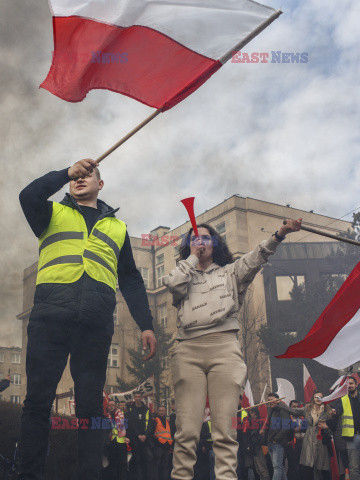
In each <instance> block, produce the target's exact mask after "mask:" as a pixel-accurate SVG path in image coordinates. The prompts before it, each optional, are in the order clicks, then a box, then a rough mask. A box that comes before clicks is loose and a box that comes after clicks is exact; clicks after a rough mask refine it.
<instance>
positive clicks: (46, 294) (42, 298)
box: [20, 169, 153, 335]
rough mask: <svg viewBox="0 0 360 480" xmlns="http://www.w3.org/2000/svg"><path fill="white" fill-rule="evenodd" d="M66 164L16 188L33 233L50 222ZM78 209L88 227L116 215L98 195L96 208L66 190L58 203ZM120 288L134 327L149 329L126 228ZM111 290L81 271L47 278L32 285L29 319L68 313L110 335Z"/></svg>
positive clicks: (65, 177) (65, 179) (141, 283)
mask: <svg viewBox="0 0 360 480" xmlns="http://www.w3.org/2000/svg"><path fill="white" fill-rule="evenodd" d="M67 172H68V169H64V170H61V171H55V172H50V173H48V174H46V175H44V176H43V177H41V178H38V179H37V180H34V181H33V182H32V183H30V184H29V185H28V186H27V187H25V188H24V190H22V192H21V193H20V203H21V206H22V209H23V211H24V214H25V217H26V219H27V221H28V223H29V225H30V227H31V229H32V230H33V232H34V233H35V235H36V236H37V237H40V236H41V234H42V233H43V231H44V230H45V229H46V228H47V226H48V225H49V222H50V219H51V215H52V204H53V202H51V201H48V200H47V199H48V198H49V197H50V196H52V195H53V194H54V193H56V192H57V191H58V190H60V189H61V188H62V187H63V186H64V185H65V184H66V183H68V182H69V181H70V179H69V177H68V173H67ZM60 203H61V204H63V205H66V206H68V207H70V208H74V209H77V210H78V211H79V212H80V213H81V214H82V215H83V216H84V219H85V222H86V225H87V229H88V232H89V233H90V231H91V230H92V228H93V226H94V225H95V223H96V222H97V221H98V220H99V218H103V217H106V216H112V217H113V216H115V212H116V211H117V210H118V209H116V210H115V209H112V208H111V207H109V206H108V205H107V204H106V203H105V202H103V201H101V200H98V202H97V209H95V208H92V207H84V206H79V205H78V204H77V202H76V200H75V199H74V198H73V197H71V196H70V195H69V194H66V195H65V197H64V199H63V200H62V201H61V202H60ZM118 282H119V289H120V291H121V293H122V295H123V297H124V299H125V301H126V303H127V305H128V307H129V310H130V313H131V315H132V317H133V318H134V320H135V321H136V323H137V324H138V326H139V328H140V329H141V330H142V331H144V330H152V329H153V327H152V316H151V313H150V309H149V304H148V299H147V296H146V290H145V286H144V281H143V279H142V277H141V274H140V272H139V271H138V270H137V269H136V266H135V262H134V258H133V255H132V250H131V245H130V238H129V235H128V233H126V237H125V242H124V245H123V247H122V249H121V251H120V255H119V261H118ZM115 306H116V295H115V292H114V290H113V289H112V288H110V287H109V286H108V285H106V284H105V283H102V282H98V281H96V280H94V279H93V278H91V277H90V276H89V275H88V274H87V273H86V272H84V274H83V275H82V277H81V278H80V279H79V280H77V281H76V282H73V283H66V284H64V283H46V284H40V285H37V286H36V290H35V296H34V306H33V309H32V312H31V316H30V319H47V318H51V319H52V320H54V321H56V319H57V318H59V319H60V318H64V317H65V318H68V319H70V320H72V321H74V322H79V323H81V324H84V325H87V326H88V327H90V328H97V327H101V328H102V329H104V331H107V332H108V333H109V334H110V335H112V333H113V331H114V326H113V313H114V309H115Z"/></svg>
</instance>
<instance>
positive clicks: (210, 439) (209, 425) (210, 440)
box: [206, 420, 212, 442]
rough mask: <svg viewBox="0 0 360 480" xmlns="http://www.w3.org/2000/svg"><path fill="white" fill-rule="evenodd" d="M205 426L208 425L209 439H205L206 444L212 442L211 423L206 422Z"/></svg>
mask: <svg viewBox="0 0 360 480" xmlns="http://www.w3.org/2000/svg"><path fill="white" fill-rule="evenodd" d="M207 424H208V427H209V434H210V438H207V439H206V441H207V442H212V438H211V421H210V420H208V421H207Z"/></svg>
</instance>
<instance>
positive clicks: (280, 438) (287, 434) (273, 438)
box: [266, 407, 294, 447]
mask: <svg viewBox="0 0 360 480" xmlns="http://www.w3.org/2000/svg"><path fill="white" fill-rule="evenodd" d="M293 438H294V430H293V428H292V425H291V417H290V414H289V413H288V412H287V411H286V410H283V409H282V408H278V407H275V408H271V409H270V412H269V415H268V423H267V430H266V442H267V445H270V444H271V443H274V442H275V443H279V444H280V445H282V446H283V447H286V446H287V445H288V443H289V442H291V441H292V439H293Z"/></svg>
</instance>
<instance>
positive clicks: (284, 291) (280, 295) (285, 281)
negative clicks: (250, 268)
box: [276, 275, 305, 302]
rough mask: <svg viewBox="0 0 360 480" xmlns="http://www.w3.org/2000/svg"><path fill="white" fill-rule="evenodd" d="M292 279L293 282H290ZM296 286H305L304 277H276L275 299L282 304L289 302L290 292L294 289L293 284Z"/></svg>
mask: <svg viewBox="0 0 360 480" xmlns="http://www.w3.org/2000/svg"><path fill="white" fill-rule="evenodd" d="M292 279H293V280H292ZM294 282H295V283H296V284H297V285H304V284H305V276H304V275H291V277H290V276H288V275H286V276H285V275H282V276H277V277H276V291H277V299H278V300H279V301H280V302H282V301H284V300H291V295H290V292H291V291H292V289H293V288H294V284H295V283H294Z"/></svg>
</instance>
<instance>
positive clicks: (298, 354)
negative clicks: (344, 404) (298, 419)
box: [277, 262, 360, 370]
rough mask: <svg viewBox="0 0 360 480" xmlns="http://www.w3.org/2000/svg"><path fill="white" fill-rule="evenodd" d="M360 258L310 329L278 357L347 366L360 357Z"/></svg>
mask: <svg viewBox="0 0 360 480" xmlns="http://www.w3.org/2000/svg"><path fill="white" fill-rule="evenodd" d="M359 291H360V262H359V263H358V264H357V265H356V267H355V268H354V270H353V271H352V272H351V273H350V275H349V276H348V278H347V279H346V280H345V282H344V283H343V284H342V286H341V287H340V289H339V291H338V292H337V294H336V295H335V297H334V298H333V299H332V300H331V302H330V303H329V305H328V306H327V307H326V308H325V310H324V311H323V313H322V314H321V315H320V317H319V318H318V319H317V320H316V322H315V323H314V325H313V327H312V328H311V330H310V332H309V333H308V334H307V335H306V337H305V338H304V339H303V340H301V341H300V342H298V343H295V344H294V345H291V346H290V347H289V348H288V349H287V351H286V353H285V354H284V355H279V356H278V357H277V358H313V359H314V360H316V361H317V362H319V363H321V364H322V365H326V366H327V367H331V368H335V369H338V370H340V369H343V368H346V367H349V366H350V365H353V364H354V363H356V362H358V361H359V360H360V349H359V344H360V295H359Z"/></svg>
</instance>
